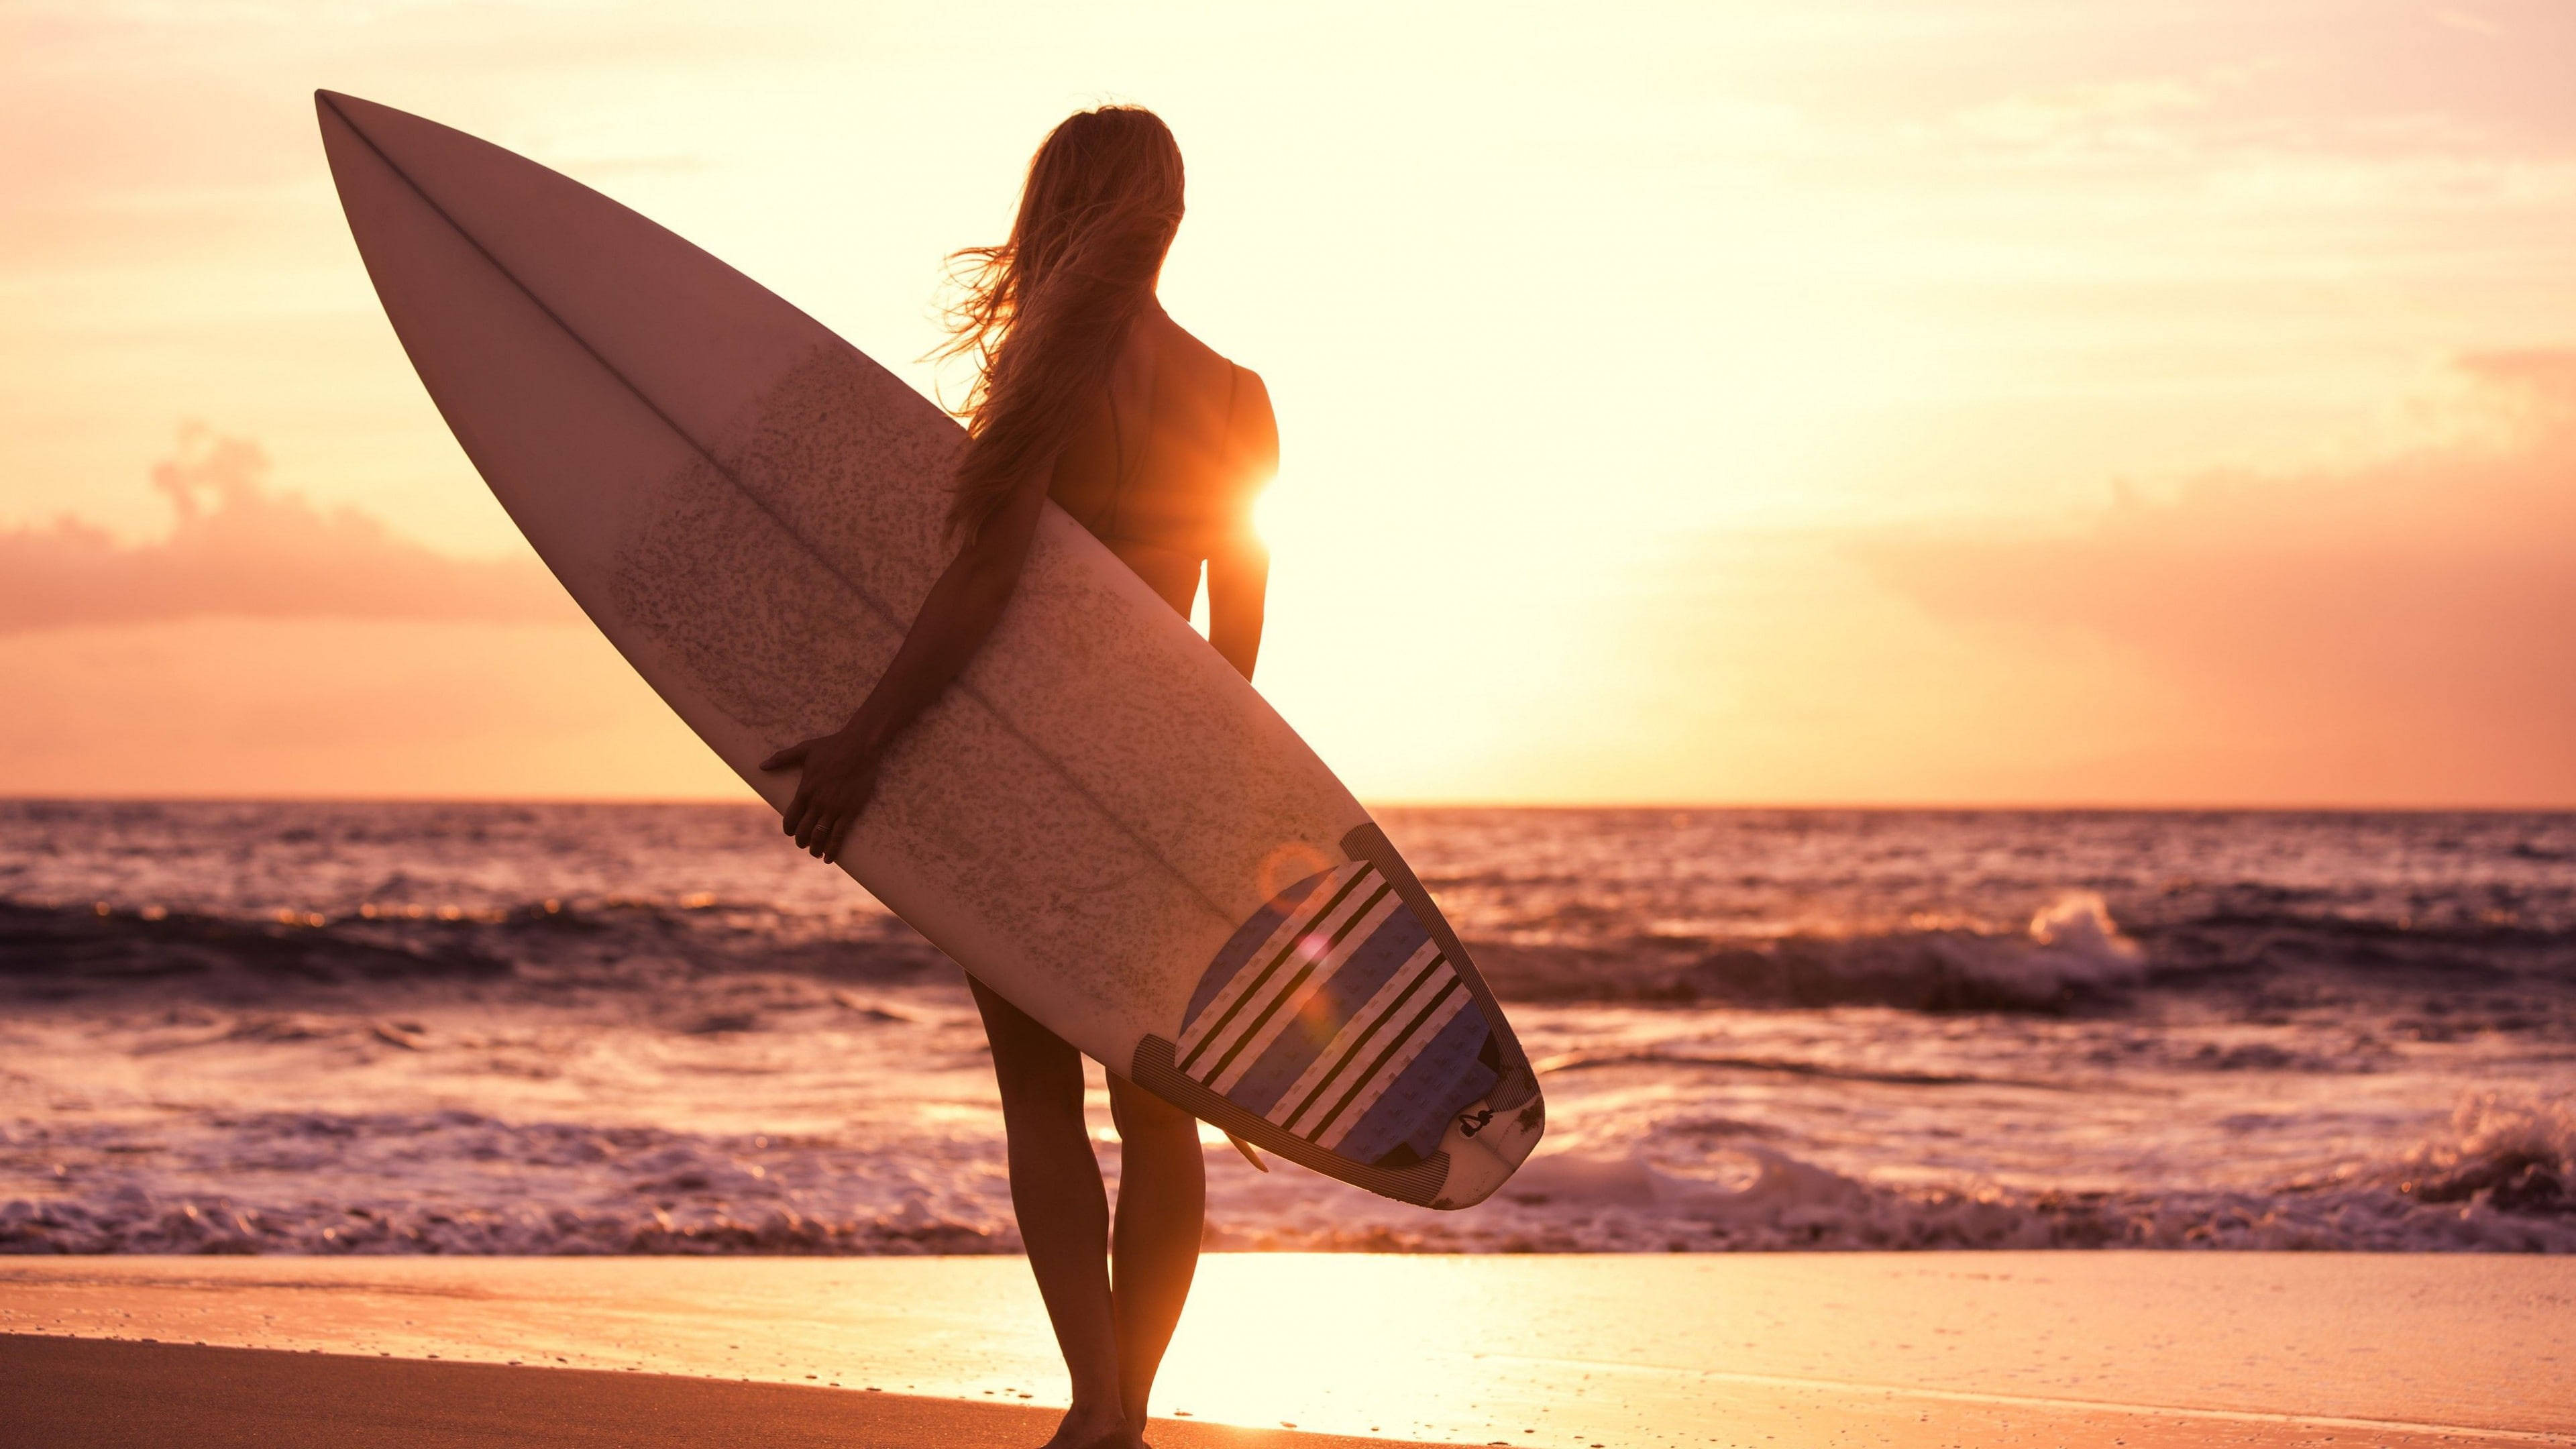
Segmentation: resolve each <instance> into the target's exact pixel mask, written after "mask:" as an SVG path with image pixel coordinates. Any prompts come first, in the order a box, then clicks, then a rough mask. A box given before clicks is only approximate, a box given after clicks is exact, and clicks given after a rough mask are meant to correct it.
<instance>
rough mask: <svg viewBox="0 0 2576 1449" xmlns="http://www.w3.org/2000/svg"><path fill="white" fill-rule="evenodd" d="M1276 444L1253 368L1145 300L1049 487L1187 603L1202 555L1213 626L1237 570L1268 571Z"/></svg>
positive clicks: (1178, 603) (1146, 575)
mask: <svg viewBox="0 0 2576 1449" xmlns="http://www.w3.org/2000/svg"><path fill="white" fill-rule="evenodd" d="M1278 456H1279V440H1278V432H1277V428H1276V424H1275V423H1274V422H1273V420H1272V417H1271V413H1270V395H1269V393H1268V391H1267V390H1266V389H1265V388H1264V387H1263V386H1262V383H1261V378H1260V377H1259V375H1257V374H1255V373H1254V372H1252V371H1251V370H1250V369H1248V368H1242V367H1237V366H1235V365H1234V364H1233V363H1231V362H1229V361H1227V360H1226V359H1225V358H1224V357H1222V356H1219V355H1218V354H1217V352H1216V350H1215V349H1213V348H1211V347H1209V346H1208V345H1207V344H1206V343H1204V342H1201V341H1199V340H1198V339H1197V338H1195V337H1193V336H1191V335H1190V334H1189V333H1188V332H1186V331H1184V330H1183V329H1182V328H1181V326H1180V325H1179V324H1178V323H1176V322H1174V321H1172V319H1171V318H1170V317H1169V316H1168V315H1166V314H1165V313H1164V312H1163V310H1162V309H1161V308H1160V307H1150V308H1148V309H1147V310H1146V311H1145V312H1144V313H1142V314H1141V315H1139V316H1138V317H1137V319H1136V322H1135V325H1134V326H1133V327H1131V328H1130V329H1129V331H1128V334H1127V340H1126V342H1125V344H1124V345H1123V346H1122V347H1121V348H1120V350H1119V355H1118V359H1117V361H1116V362H1115V363H1113V364H1112V365H1111V367H1110V370H1109V378H1108V386H1107V387H1105V388H1103V389H1102V390H1101V392H1100V394H1099V395H1098V398H1097V400H1096V401H1095V402H1094V403H1093V404H1092V405H1091V407H1090V408H1089V409H1088V410H1087V411H1086V412H1085V414H1084V416H1083V417H1082V419H1081V421H1080V422H1079V423H1078V424H1077V425H1076V427H1075V431H1074V435H1073V437H1072V439H1071V440H1070V441H1069V442H1068V443H1067V444H1066V446H1065V450H1064V453H1063V455H1062V456H1061V457H1060V458H1059V459H1058V460H1057V462H1056V467H1055V475H1054V478H1053V480H1052V482H1051V483H1050V485H1049V487H1048V490H1047V494H1048V496H1049V497H1050V498H1052V499H1054V500H1055V501H1056V503H1057V504H1059V505H1060V506H1062V507H1063V508H1064V510H1065V511H1066V512H1068V513H1070V514H1072V515H1073V516H1074V518H1075V519H1076V520H1077V521H1079V522H1080V523H1081V524H1082V525H1083V526H1084V527H1085V528H1088V529H1090V530H1091V532H1092V533H1093V535H1094V536H1096V537H1098V538H1099V539H1100V541H1101V542H1103V543H1105V544H1107V545H1108V546H1109V547H1110V549H1111V551H1112V552H1114V553H1116V554H1117V555H1118V557H1119V558H1120V559H1121V560H1123V561H1124V562H1125V563H1126V564H1127V566H1128V567H1129V568H1132V569H1134V570H1135V571H1136V573H1137V574H1138V576H1140V577H1142V578H1143V579H1144V580H1145V582H1146V583H1147V584H1149V585H1151V586H1152V588H1153V590H1154V592H1155V593H1157V594H1159V595H1161V596H1162V597H1163V599H1164V600H1165V601H1166V602H1168V603H1170V604H1171V606H1172V607H1173V608H1175V609H1177V610H1179V611H1180V612H1181V613H1183V614H1187V613H1188V612H1189V611H1190V605H1191V603H1192V602H1193V601H1194V599H1195V598H1196V596H1197V593H1198V581H1199V567H1200V565H1201V564H1202V563H1205V564H1206V565H1208V573H1209V585H1208V588H1209V600H1208V601H1209V607H1210V616H1211V619H1210V622H1211V625H1212V626H1213V625H1215V624H1216V623H1217V622H1218V621H1217V620H1216V619H1215V614H1216V612H1217V611H1218V610H1219V609H1220V608H1223V607H1224V604H1223V602H1222V601H1224V600H1226V599H1228V598H1229V597H1230V596H1235V595H1238V594H1239V593H1240V592H1241V591H1240V589H1239V588H1237V587H1233V585H1236V584H1237V583H1238V582H1239V580H1238V579H1237V578H1235V577H1234V576H1235V575H1237V574H1240V573H1241V572H1243V570H1245V569H1246V568H1249V567H1255V566H1258V567H1259V568H1260V569H1261V570H1262V571H1264V572H1266V569H1267V560H1266V558H1258V557H1255V555H1257V554H1258V552H1259V549H1260V543H1259V540H1258V538H1257V537H1255V536H1254V534H1253V532H1252V519H1251V510H1252V502H1253V499H1254V498H1255V497H1256V496H1257V495H1258V493H1259V492H1260V489H1261V486H1262V484H1264V483H1266V482H1268V481H1269V478H1270V474H1271V473H1272V472H1273V471H1275V470H1276V468H1277V466H1278ZM1255 607H1256V608H1257V607H1258V605H1257V604H1256V605H1255ZM1227 622H1233V621H1227ZM1253 627H1254V629H1255V630H1256V631H1257V630H1258V627H1259V626H1258V623H1257V622H1255V624H1254V626H1253ZM1227 632H1229V633H1232V632H1235V631H1234V630H1231V629H1229V630H1228V631H1227ZM1255 637H1256V638H1257V637H1258V636H1257V632H1256V635H1255ZM1245 663H1246V664H1247V667H1246V672H1247V673H1249V672H1250V671H1249V668H1248V661H1245Z"/></svg>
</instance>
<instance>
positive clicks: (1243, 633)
mask: <svg viewBox="0 0 2576 1449" xmlns="http://www.w3.org/2000/svg"><path fill="white" fill-rule="evenodd" d="M1207 585H1208V642H1209V643H1210V644H1213V645H1215V646H1216V652H1217V653H1219V654H1222V655H1224V656H1225V662H1226V663H1228V664H1231V665H1233V666H1234V668H1235V672H1236V673H1238V674H1241V675H1242V676H1243V677H1244V678H1246V679H1250V678H1251V677H1252V664H1253V661H1254V660H1256V659H1258V658H1260V657H1261V616H1262V607H1263V604H1264V602H1265V601H1266V599H1267V596H1268V594H1269V592H1270V550H1269V549H1268V548H1266V547H1264V546H1263V545H1262V542H1261V539H1260V538H1259V536H1257V535H1255V534H1254V533H1253V532H1252V530H1250V529H1248V528H1247V529H1245V530H1244V531H1243V536H1242V537H1241V538H1239V539H1235V540H1231V541H1229V542H1228V543H1227V544H1226V545H1225V547H1223V548H1221V549H1220V550H1218V551H1217V552H1215V553H1213V554H1210V555H1209V556H1208V562H1207Z"/></svg>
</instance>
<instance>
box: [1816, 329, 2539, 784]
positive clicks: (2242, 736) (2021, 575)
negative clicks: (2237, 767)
mask: <svg viewBox="0 0 2576 1449" xmlns="http://www.w3.org/2000/svg"><path fill="white" fill-rule="evenodd" d="M2460 370H2461V373H2462V375H2463V376H2464V377H2465V379H2466V380H2467V381H2468V383H2469V385H2470V388H2471V397H2472V399H2473V401H2474V403H2475V421H2476V422H2477V423H2478V424H2479V426H2478V427H2476V428H2473V429H2462V430H2460V431H2459V436H2458V437H2457V438H2456V439H2455V440H2454V441H2451V442H2447V443H2444V444H2441V445H2438V446H2429V447H2426V448H2423V449H2421V450H2419V451H2416V452H2413V453H2409V454H2406V455H2402V456H2396V457H2390V458H2386V459H2383V460H2380V461H2377V462H2374V463H2369V464H2365V465H2360V466H2350V467H2339V468H2324V469H2317V470H2312V471H2309V472H2306V473H2299V474H2290V475H2253V474H2233V475H2217V476H2209V477H2203V478H2200V479H2198V480H2195V481H2193V482H2191V483H2189V484H2188V485H2186V486H2184V487H2183V488H2182V489H2180V490H2179V491H2178V492H2177V493H2176V494H2175V495H2174V496H2172V497H2171V498H2170V499H2169V500H2165V501H2143V500H2140V499H2138V498H2136V497H2134V496H2130V495H2127V494H2123V496H2122V497H2121V498H2120V500H2119V501H2117V502H2116V503H2115V504H2114V505H2113V506H2111V507H2110V508H2108V509H2106V510H2105V511H2103V512H2102V513H2100V514H2099V515H2097V516H2095V517H2093V518H2091V519H2088V520H2086V521H2085V522H2084V523H2083V525H2082V526H2081V527H2080V528H2077V529H2075V530H2073V531H2070V532H2062V533H2057V534H2048V535H2043V534H2022V535H2018V536H2008V537H1972V536H1959V535H1955V534H1936V533H1931V532H1928V531H1922V530H1917V531H1913V532H1909V533H1904V534H1895V535H1889V534H1880V535H1875V536H1872V537H1870V538H1868V539H1866V540H1865V541H1862V542H1860V543H1858V544H1856V545H1854V548H1853V551H1854V553H1855V554H1856V555H1857V556H1858V557H1859V558H1860V559H1862V560H1863V561H1864V562H1865V563H1866V564H1867V565H1868V566H1869V567H1870V568H1871V569H1872V570H1873V571H1874V572H1875V573H1876V575H1877V576H1878V577H1879V579H1880V580H1881V581H1882V582H1883V583H1885V584H1887V585H1889V586H1891V587H1893V588H1894V589H1895V590H1896V591H1898V592H1899V593H1901V594H1903V595H1904V596H1906V597H1908V598H1910V599H1911V600H1913V601H1915V602H1916V603H1918V604H1920V605H1921V606H1922V607H1924V608H1925V609H1927V610H1929V611H1930V612H1931V613H1932V614H1933V615H1934V616H1935V617H1937V618H1941V619H1945V620H1948V621H1951V622H1952V623H1954V624H1957V625H1962V626H1966V627H1969V628H1972V629H1982V630H1985V631H1987V632H1988V633H1989V635H1993V634H1996V633H1998V632H1999V633H2002V634H2009V635H2014V636H2017V637H2019V638H2020V639H2022V640H2023V641H2024V642H2025V644H2026V645H2030V646H2032V647H2037V648H2040V649H2043V650H2044V649H2045V648H2046V647H2047V644H2046V641H2047V640H2048V639H2049V638H2051V637H2055V638H2059V639H2063V638H2064V637H2065V636H2067V635H2068V634H2070V633H2073V634H2082V635H2088V636H2091V637H2092V638H2094V639H2096V640H2107V641H2109V642H2111V643H2113V644H2115V645H2117V646H2120V647H2121V648H2123V649H2125V650H2127V651H2129V652H2130V653H2131V654H2132V655H2133V656H2134V657H2135V658H2137V659H2138V660H2140V661H2141V662H2142V663H2144V664H2145V665H2146V666H2147V667H2148V669H2149V670H2150V671H2152V673H2153V674H2154V675H2155V676H2156V677H2158V678H2161V679H2162V680H2164V681H2166V682H2167V684H2168V686H2169V687H2170V688H2172V689H2174V690H2176V691H2179V692H2180V693H2181V694H2182V695H2183V696H2184V697H2185V698H2186V699H2188V700H2189V701H2190V703H2191V705H2192V707H2193V712H2194V717H2195V718H2196V720H2197V723H2198V729H2197V730H2196V731H2195V732H2196V733H2197V734H2198V735H2199V736H2200V740H2199V742H2198V743H2199V744H2201V745H2202V746H2207V747H2212V748H2218V749H2221V750H2224V749H2226V748H2235V749H2239V750H2241V751H2243V752H2246V754H2247V755H2248V757H2249V758H2251V757H2254V756H2261V757H2263V758H2266V759H2270V760H2272V761H2274V762H2275V763H2276V764H2281V766H2282V767H2283V768H2288V769H2291V770H2294V771H2297V772H2299V773H2300V774H2301V777H2302V778H2303V779H2308V780H2313V781H2314V782H2315V783H2314V784H2313V785H2312V786H2311V787H2310V788H2311V789H2313V790H2315V791H2316V792H2317V793H2319V794H2321V795H2328V796H2332V797H2339V798H2355V797H2358V798H2392V797H2395V798H2410V799H2421V800H2427V801H2430V800H2435V799H2444V798H2448V799H2464V800H2465V799H2478V800H2488V799H2493V800H2504V799H2516V800H2529V799H2536V798H2554V799H2559V800H2565V799H2569V798H2576V745H2571V743H2570V741H2576V351H2560V350H2534V351H2524V352H2509V353H2487V354H2479V355H2473V356H2470V357H2467V358H2464V359H2462V361H2461V369H2460ZM2285 752H2286V753H2285ZM2285 761H2286V764H2282V762H2285ZM2175 763H2176V762H2173V761H2167V762H2164V763H2163V764H2162V765H2160V766H2159V768H2167V767H2171V766H2172V765H2174V764H2175ZM2214 793H2228V792H2224V791H2222V792H2214Z"/></svg>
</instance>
